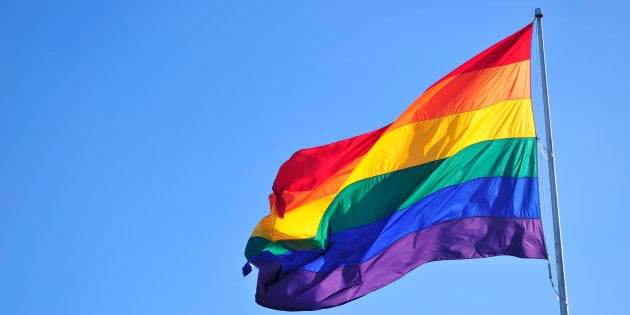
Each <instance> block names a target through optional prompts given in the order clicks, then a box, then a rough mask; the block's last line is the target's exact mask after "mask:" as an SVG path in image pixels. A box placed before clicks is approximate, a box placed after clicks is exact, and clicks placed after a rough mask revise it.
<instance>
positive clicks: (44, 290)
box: [0, 0, 630, 315]
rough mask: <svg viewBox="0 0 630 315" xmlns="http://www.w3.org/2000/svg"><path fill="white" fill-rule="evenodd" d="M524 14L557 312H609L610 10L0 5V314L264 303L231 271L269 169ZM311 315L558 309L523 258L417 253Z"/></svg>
mask: <svg viewBox="0 0 630 315" xmlns="http://www.w3.org/2000/svg"><path fill="white" fill-rule="evenodd" d="M536 7H541V8H542V9H543V12H544V14H545V17H544V19H543V21H544V35H545V48H546V52H547V69H548V78H549V89H550V91H549V94H550V102H551V112H552V122H553V135H554V146H555V157H556V166H557V175H558V194H559V201H560V209H561V220H562V233H563V241H564V257H565V266H566V277H567V289H568V296H569V304H570V309H571V313H572V314H619V313H623V310H624V309H626V308H627V307H625V305H624V303H623V302H624V301H625V300H626V295H627V293H628V289H627V283H628V282H630V272H629V271H628V268H627V266H626V264H627V261H628V260H629V259H630V253H629V250H630V246H629V245H628V244H629V241H630V238H629V237H628V232H627V231H628V229H627V222H630V211H628V204H630V180H629V178H630V167H629V164H630V162H628V158H627V157H628V155H629V154H630V152H629V149H628V145H627V144H628V139H627V138H628V136H630V124H628V123H627V117H628V116H629V114H630V109H629V108H630V107H629V106H628V104H627V102H626V101H623V100H624V99H627V98H628V97H627V91H628V87H627V84H628V80H627V78H626V75H627V73H628V71H629V70H630V67H629V66H630V64H629V62H628V60H629V59H628V56H630V40H628V38H630V16H629V13H628V12H630V10H629V8H628V6H627V4H625V3H624V2H623V1H608V0H603V1H597V2H595V1H510V2H508V1H427V2H424V1H422V2H421V1H396V2H388V3H384V2H377V1H326V2H325V1H223V2H220V1H145V2H140V1H117V0H112V1H54V2H52V1H7V0H3V1H0V314H16V315H18V314H51V315H52V314H64V315H71V314H86V315H88V314H89V315H92V314H94V315H96V314H153V315H158V314H279V313H281V312H279V311H274V310H269V309H265V308H263V307H261V306H258V305H257V304H256V303H255V301H254V293H255V287H256V271H254V273H253V274H251V275H249V276H248V277H245V278H243V277H242V275H241V267H242V266H243V264H244V263H245V258H244V256H243V251H244V247H245V244H246V242H247V239H248V237H249V235H250V233H251V232H252V230H253V228H254V226H255V225H256V224H257V222H258V220H259V219H261V218H262V217H263V216H265V215H266V214H267V213H268V211H269V209H268V201H267V196H268V194H269V193H270V192H271V184H272V182H273V180H274V178H275V174H276V172H277V170H278V168H279V167H280V165H281V164H282V163H283V162H284V161H285V160H286V159H287V158H289V156H290V155H291V154H292V153H293V152H294V151H297V150H299V149H301V148H306V147H313V146H317V145H321V144H325V143H330V142H333V141H337V140H340V139H344V138H348V137H351V136H354V135H358V134H361V133H364V132H367V131H371V130H374V129H377V128H379V127H381V126H384V125H386V124H388V123H389V122H391V121H392V120H394V119H395V118H396V117H397V116H398V115H399V114H400V113H401V112H402V111H403V110H404V109H405V108H406V107H407V106H408V105H409V104H410V103H411V102H412V101H413V100H414V99H415V98H416V97H417V96H419V95H420V94H421V93H422V92H423V91H424V90H425V89H426V88H427V87H428V86H430V85H431V84H432V83H433V82H435V81H437V80H438V79H440V78H441V77H442V76H443V75H445V74H446V73H448V72H449V71H450V70H452V69H454V68H455V67H456V66H458V65H459V64H461V63H463V62H465V61H466V60H468V59H469V58H471V57H472V56H474V55H475V54H477V53H479V52H480V51H482V50H483V49H485V48H487V47H489V46H491V45H492V44H494V43H495V42H497V41H499V40H500V39H502V38H504V37H506V36H508V35H510V34H512V33H513V32H515V31H516V30H518V29H520V28H521V27H523V26H524V25H526V24H527V23H529V22H530V21H531V20H532V19H533V13H534V8H536ZM536 74H537V72H536V71H534V75H536ZM534 81H535V80H534ZM535 82H539V81H535ZM534 93H535V95H534V101H536V102H535V103H537V104H535V106H539V103H540V102H539V101H540V97H539V96H537V94H536V93H540V89H536V88H534ZM536 108H538V109H537V111H538V112H539V107H536ZM543 219H544V220H546V221H545V222H546V223H548V221H549V216H548V213H547V216H545V215H543ZM549 232H550V231H549ZM548 234H549V233H548ZM550 237H551V235H547V238H548V239H549V238H550ZM554 280H555V279H554ZM320 313H322V314H365V315H370V314H385V313H387V314H484V315H486V314H558V301H557V298H556V296H555V293H554V291H553V289H552V287H551V285H550V282H549V279H548V274H547V262H546V261H545V260H532V259H517V258H514V257H495V258H486V259H477V260H466V261H444V262H435V263H428V264H425V265H422V266H420V267H419V268H417V269H415V270H414V271H412V272H411V273H409V274H408V275H406V276H405V277H403V278H402V279H400V280H398V281H396V282H394V283H392V284H391V285H389V286H386V287H385V288H383V289H381V290H378V291H376V292H373V293H371V294H368V295H367V296H365V297H363V298H360V299H358V300H356V301H353V302H350V303H348V304H345V305H343V306H340V307H336V308H332V309H327V310H323V311H320Z"/></svg>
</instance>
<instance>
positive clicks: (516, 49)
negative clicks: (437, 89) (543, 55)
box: [433, 23, 533, 85]
mask: <svg viewBox="0 0 630 315" xmlns="http://www.w3.org/2000/svg"><path fill="white" fill-rule="evenodd" d="M532 26H533V23H530V24H527V26H525V27H523V28H522V29H520V30H519V31H518V32H516V33H514V34H512V35H510V36H509V37H506V38H504V39H503V40H501V41H500V42H498V43H496V44H494V45H492V46H491V47H490V48H488V49H486V50H484V51H483V52H481V53H480V54H478V55H477V56H475V57H473V58H472V59H470V60H468V61H467V62H466V63H464V64H463V65H461V66H459V67H457V69H455V70H453V71H451V72H450V73H449V74H447V75H446V76H444V77H443V78H442V79H440V80H439V81H437V82H435V83H434V84H433V85H436V84H438V83H439V82H441V81H443V80H445V79H447V78H450V77H453V76H456V75H458V74H462V73H465V72H469V71H474V70H479V69H485V68H491V67H498V66H503V65H508V64H511V63H515V62H519V61H523V60H528V59H530V51H531V38H532Z"/></svg>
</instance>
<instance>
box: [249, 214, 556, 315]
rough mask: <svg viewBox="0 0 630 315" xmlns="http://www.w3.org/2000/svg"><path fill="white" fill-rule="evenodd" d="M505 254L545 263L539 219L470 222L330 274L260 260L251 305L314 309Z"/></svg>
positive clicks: (438, 228)
mask: <svg viewBox="0 0 630 315" xmlns="http://www.w3.org/2000/svg"><path fill="white" fill-rule="evenodd" d="M498 255H510V256H515V257H520V258H546V252H545V246H544V243H543V234H542V227H541V221H540V219H514V218H503V217H475V218H465V219H458V220H452V221H447V222H442V223H439V224H436V225H434V226H432V227H430V228H428V229H425V230H422V231H418V232H414V233H411V234H408V235H407V236H405V237H403V238H401V239H399V240H398V241H397V242H395V243H394V244H392V245H391V246H390V247H388V248H387V249H385V250H384V251H382V252H381V253H379V254H378V255H376V256H374V257H373V258H371V259H370V260H367V261H365V262H363V263H361V264H358V265H354V266H346V267H342V268H338V269H335V270H333V271H332V272H329V273H318V272H312V271H306V270H299V269H298V270H294V271H292V272H290V273H287V274H285V275H283V276H281V277H280V278H279V274H280V273H279V271H280V264H278V263H277V262H272V261H265V260H259V261H257V263H256V265H257V267H258V268H259V272H258V287H257V289H256V302H257V303H258V304H260V305H262V306H265V307H269V308H273V309H279V310H291V311H299V310H316V309H321V308H328V307H333V306H337V305H341V304H344V303H347V302H349V301H351V300H354V299H357V298H359V297H361V296H363V295H365V294H368V293H370V292H372V291H374V290H377V289H379V288H381V287H383V286H386V285H388V284H389V283H391V282H393V281H394V280H396V279H398V278H400V277H402V276H403V275H405V274H406V273H408V272H409V271H411V270H412V269H414V268H416V267H418V266H420V265H422V264H424V263H427V262H430V261H435V260H450V259H469V258H482V257H492V256H498Z"/></svg>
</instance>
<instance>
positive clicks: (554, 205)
mask: <svg viewBox="0 0 630 315" xmlns="http://www.w3.org/2000/svg"><path fill="white" fill-rule="evenodd" d="M534 16H535V17H536V22H537V23H536V27H537V31H538V49H539V51H540V53H539V55H540V75H541V77H542V94H543V95H542V96H543V104H544V109H545V131H546V134H547V151H548V153H549V154H548V156H549V158H548V159H547V164H548V166H549V190H550V191H551V212H552V217H553V236H554V244H555V250H556V271H557V273H558V297H559V299H560V314H561V315H568V314H569V303H568V300H567V286H566V283H565V279H564V259H563V255H562V235H561V233H560V209H559V208H558V189H557V187H556V161H555V160H556V158H555V156H554V153H553V139H552V138H551V114H550V112H549V94H548V92H547V67H546V63H545V44H544V40H543V29H542V17H543V14H542V9H541V8H536V10H535V14H534Z"/></svg>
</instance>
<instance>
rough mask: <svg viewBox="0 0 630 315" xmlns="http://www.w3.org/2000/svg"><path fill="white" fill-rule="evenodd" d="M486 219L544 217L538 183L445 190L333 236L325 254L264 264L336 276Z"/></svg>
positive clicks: (499, 181) (509, 181)
mask: <svg viewBox="0 0 630 315" xmlns="http://www.w3.org/2000/svg"><path fill="white" fill-rule="evenodd" d="M484 216H493V217H505V218H540V210H539V207H538V181H537V178H531V177H524V178H511V177H486V178H476V179H473V180H470V181H468V182H466V183H463V184H459V185H454V186H449V187H445V188H443V189H441V190H439V191H436V192H435V193H433V194H430V195H428V196H427V197H425V198H423V199H422V200H420V201H418V202H417V203H415V204H413V205H411V206H410V207H408V208H406V209H402V210H399V211H396V212H394V213H392V214H391V215H390V216H388V217H386V218H384V219H382V220H380V221H377V222H374V223H372V224H368V225H364V226H361V227H357V228H354V229H349V230H345V231H340V232H337V233H333V234H331V235H330V237H329V239H328V240H329V242H328V246H327V248H326V249H325V250H315V251H313V250H309V251H291V252H288V253H286V254H283V255H281V256H279V257H275V256H274V257H273V258H272V257H271V256H273V255H264V256H265V258H264V259H266V260H269V259H270V258H272V260H278V261H279V262H280V263H281V264H282V272H283V273H286V272H289V271H291V270H294V269H296V268H301V269H303V270H308V271H314V272H330V271H332V270H334V269H336V268H339V267H342V266H352V265H357V264H360V263H362V262H365V261H366V260H368V259H370V258H372V257H374V256H375V255H377V254H378V253H380V252H381V251H383V250H384V249H386V248H387V247H389V246H390V245H391V244H393V243H394V242H396V241H397V240H399V239H400V238H402V237H403V236H405V235H407V234H409V233H413V232H416V231H420V230H424V229H427V228H429V227H431V226H433V225H435V224H437V223H440V222H445V221H450V220H456V219H462V218H472V217H484ZM259 257H260V256H259ZM260 258H262V257H260ZM253 259H256V258H253Z"/></svg>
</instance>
